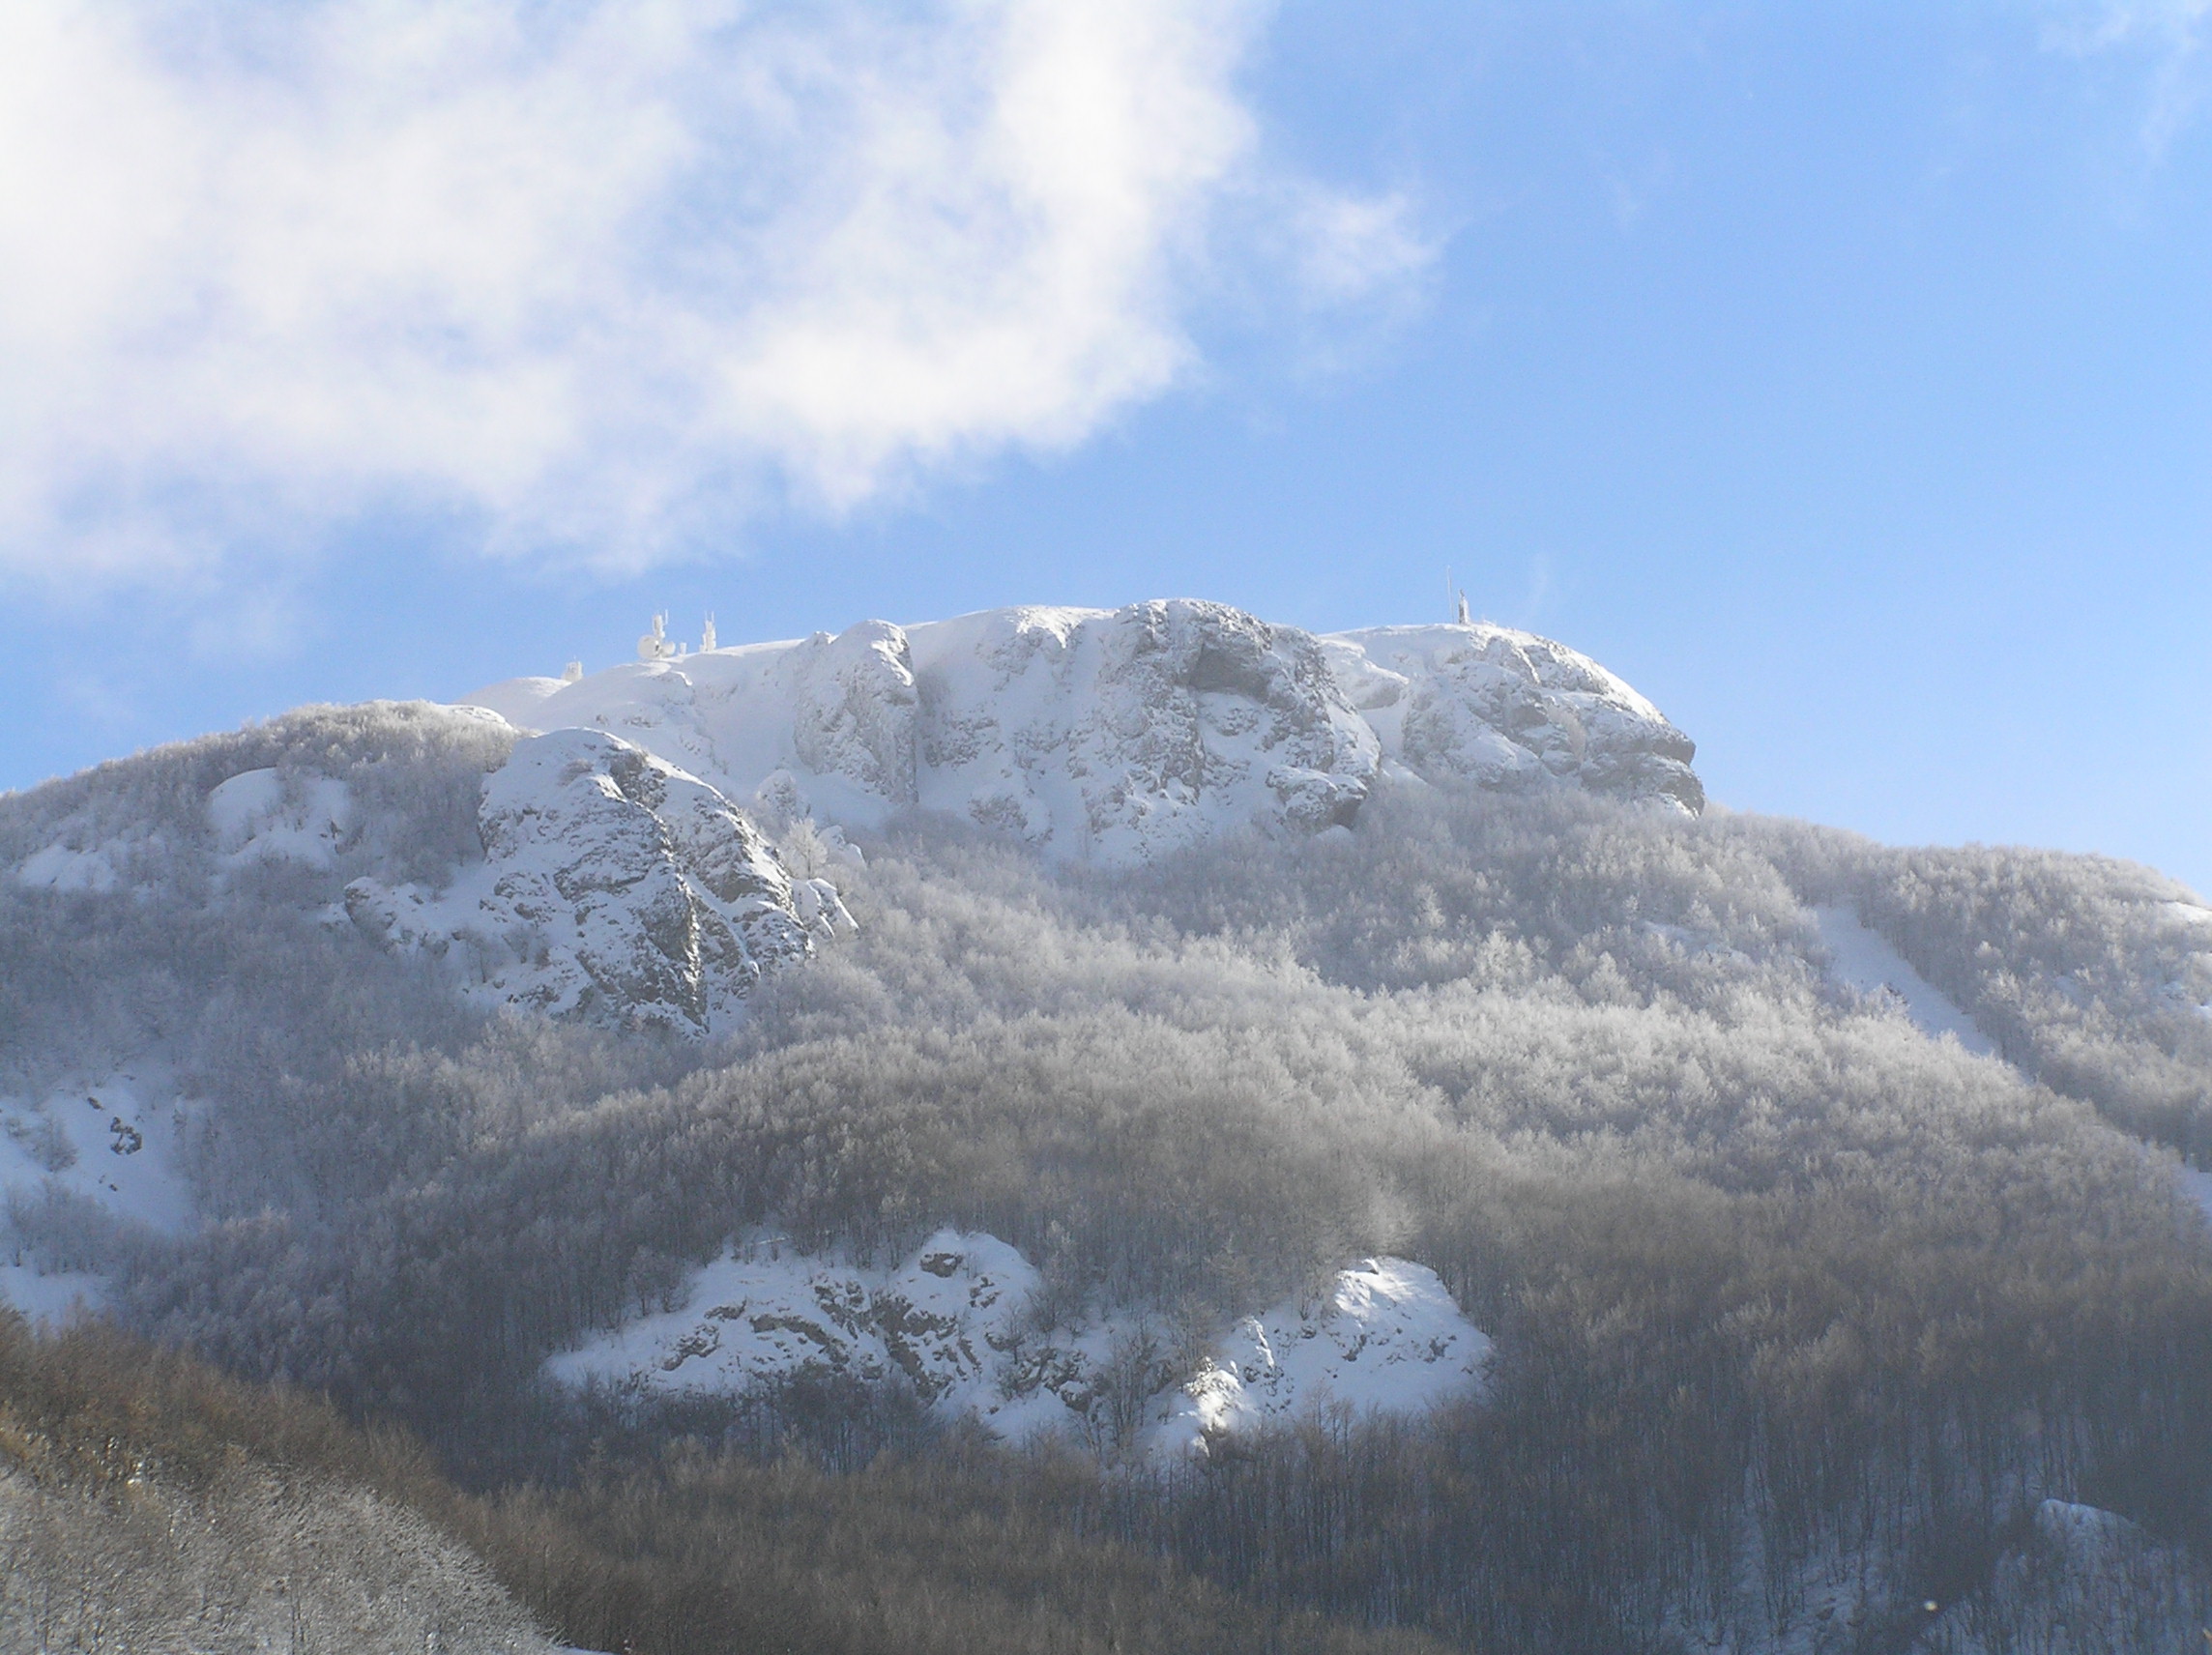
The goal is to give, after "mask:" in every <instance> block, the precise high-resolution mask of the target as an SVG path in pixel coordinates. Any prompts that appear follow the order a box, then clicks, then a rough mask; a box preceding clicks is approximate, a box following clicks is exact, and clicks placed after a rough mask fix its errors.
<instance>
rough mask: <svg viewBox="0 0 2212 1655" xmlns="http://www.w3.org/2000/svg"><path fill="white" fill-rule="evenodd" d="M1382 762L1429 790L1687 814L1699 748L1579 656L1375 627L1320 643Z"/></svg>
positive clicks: (1445, 633)
mask: <svg viewBox="0 0 2212 1655" xmlns="http://www.w3.org/2000/svg"><path fill="white" fill-rule="evenodd" d="M1323 642H1324V645H1325V646H1326V648H1327V650H1328V653H1329V664H1330V666H1331V667H1332V668H1333V669H1334V671H1335V673H1336V677H1337V682H1339V683H1340V684H1342V685H1343V688H1344V692H1345V695H1346V696H1347V697H1348V698H1349V699H1350V701H1351V702H1352V704H1353V706H1354V707H1355V708H1357V709H1358V710H1359V711H1360V713H1361V715H1362V716H1364V717H1365V718H1366V720H1367V722H1368V724H1369V725H1370V726H1371V727H1372V728H1373V729H1374V731H1375V733H1376V735H1377V737H1378V738H1379V739H1380V740H1381V742H1382V746H1383V754H1384V756H1385V757H1386V758H1388V759H1391V760H1393V761H1395V762H1396V763H1398V764H1401V765H1403V766H1405V767H1406V769H1409V770H1411V771H1412V772H1413V773H1414V774H1415V775H1417V776H1420V777H1422V778H1423V779H1425V780H1428V781H1439V780H1442V779H1444V778H1446V777H1449V778H1453V779H1456V780H1463V781H1472V782H1475V783H1477V784H1479V785H1481V786H1484V787H1498V788H1508V787H1524V786H1528V785H1529V784H1531V783H1538V782H1543V781H1547V780H1569V781H1575V782H1579V783H1580V784H1581V785H1582V786H1584V787H1586V788H1588V789H1590V790H1591V791H1592V792H1596V793H1611V794H1619V795H1622V796H1625V797H1628V798H1654V799H1661V800H1666V801H1668V802H1670V803H1672V804H1675V805H1678V806H1680V807H1681V808H1682V809H1684V810H1686V811H1689V812H1691V813H1693V814H1694V813H1695V812H1697V811H1699V810H1702V809H1703V807H1704V802H1705V790H1704V786H1703V783H1701V782H1700V781H1699V780H1698V776H1697V772H1696V771H1695V770H1693V769H1691V768H1690V761H1691V759H1692V758H1693V757H1694V756H1695V755H1696V753H1697V746H1696V743H1694V742H1693V741H1692V740H1690V739H1689V737H1687V736H1685V735H1683V734H1682V732H1681V731H1679V730H1677V729H1675V728H1674V725H1672V724H1670V723H1668V722H1667V720H1666V718H1665V717H1664V716H1662V715H1661V713H1660V711H1659V710H1658V709H1657V708H1656V707H1654V706H1652V705H1651V703H1649V702H1648V701H1646V700H1644V697H1643V696H1641V695H1639V694H1637V693H1636V691H1635V690H1633V689H1631V688H1629V687H1628V685H1627V684H1625V683H1623V682H1621V681H1620V680H1619V679H1617V678H1615V676H1614V675H1613V674H1612V673H1609V672H1607V671H1606V670H1605V668H1603V667H1601V666H1599V665H1598V664H1597V662H1595V661H1593V660H1591V659H1590V658H1589V657H1588V656H1587V655H1581V654H1577V653H1575V652H1574V651H1572V650H1570V649H1568V648H1566V647H1565V646H1564V645H1561V644H1555V643H1553V642H1552V641H1551V640H1550V639H1549V638H1539V637H1536V636H1535V635H1534V634H1533V633H1529V632H1516V631H1512V630H1510V629H1509V628H1507V627H1503V626H1493V625H1491V624H1488V623H1477V624H1471V625H1467V624H1463V625H1451V626H1375V627H1370V628H1368V629H1366V630H1364V631H1357V632H1336V633H1332V634H1330V635H1329V636H1328V637H1327V638H1325V639H1324V640H1323Z"/></svg>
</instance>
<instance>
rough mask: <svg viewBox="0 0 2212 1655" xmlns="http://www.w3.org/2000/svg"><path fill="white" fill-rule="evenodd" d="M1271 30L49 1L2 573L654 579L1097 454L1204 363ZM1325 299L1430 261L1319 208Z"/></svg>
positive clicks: (1316, 273) (1316, 272)
mask: <svg viewBox="0 0 2212 1655" xmlns="http://www.w3.org/2000/svg"><path fill="white" fill-rule="evenodd" d="M1261 21H1262V17H1261V15H1260V13H1259V11H1258V9H1257V7H1256V6H1255V5H1254V4H1250V3H1247V0H926V3H923V4H917V5H914V6H904V7H899V8H885V7H879V6H870V5H866V4H862V3H860V0H817V3H813V4H806V5H770V4H754V5H747V4H744V3H743V0H567V3H558V0H481V3H479V4H475V5H468V6H454V5H451V4H445V3H443V0H252V3H250V4H242V3H238V0H232V3H229V4H224V3H221V0H194V3H186V0H15V3H14V4H12V5H9V6H7V7H5V8H0V569H6V568H13V570H14V571H15V572H16V573H17V574H30V575H33V576H37V575H41V574H55V575H57V576H58V577H60V578H66V579H68V580H71V581H82V580H84V579H87V578H97V577H99V576H100V575H102V574H107V575H113V576H131V577H138V576H146V575H154V576H156V577H161V576H164V575H169V574H177V573H182V572H184V571H186V570H189V569H195V568H196V569H198V570H200V571H201V572H203V573H204V572H207V571H208V570H209V569H210V568H213V567H219V566H223V564H224V563H225V561H226V560H227V559H228V558H229V557H231V556H233V555H235V552H236V548H238V547H240V546H242V545H249V546H254V547H257V548H259V550H260V552H261V554H262V555H270V554H282V553H284V552H287V551H294V552H297V551H310V550H312V549H313V548H314V547H316V546H317V545H319V544H321V543H323V542H324V541H325V540H327V539H328V538H329V537H331V536H332V535H333V534H334V533H335V531H337V530H338V529H339V528H341V527H342V526H343V525H344V523H345V522H346V521H347V520H348V519H349V518H352V517H354V516H356V515H358V514H361V513H366V512H376V511H381V510H389V509H401V510H407V511H427V512H430V513H433V514H436V515H439V516H441V517H448V518H457V519H459V520H463V521H467V522H470V523H472V524H475V525H478V526H479V528H480V532H481V534H482V537H483V538H484V540H485V542H486V543H487V544H489V545H493V546H495V547H499V548H502V549H506V550H509V551H515V552H531V551H538V550H544V549H547V548H553V549H556V550H558V551H560V552H562V553H564V554H566V555H582V556H586V557H590V558H593V559H596V560H598V561H602V562H606V563H610V564H625V563H636V562H640V561H644V560H647V559H650V558H651V557H653V556H655V555H656V554H658V553H661V552H663V551H666V550H669V549H671V548H675V547H681V546H684V545H685V544H687V543H691V542H693V541H695V540H696V539H697V537H700V536H702V535H705V534H709V533H715V532H726V530H727V526H728V525H729V524H730V523H731V522H733V521H734V520H735V519H738V518H741V517H742V515H743V514H744V513H745V512H746V511H748V510H751V509H757V508H760V506H761V505H762V504H763V503H764V502H765V501H767V500H769V499H771V498H775V497H780V496H783V495H791V496H795V497H797V498H798V499H799V500H800V501H802V502H804V503H807V504H810V505H812V506H815V507H819V508H826V509H829V510H836V509H842V508H848V507H850V506H852V505H854V504H856V503H858V502H859V501H862V500H864V499H867V498H869V497H871V496H873V495H876V494H878V493H880V492H881V491H883V490H885V489H887V488H897V487H898V486H900V485H901V484H903V483H904V482H906V481H907V480H909V479H912V478H914V477H916V476H917V475H918V474H919V473H920V472H921V471H923V470H925V469H926V468H928V467H930V466H932V465H935V464H940V463H943V462H946V461H951V460H957V459H961V458H964V457H969V456H974V455H977V454H988V453H990V452H993V451H997V450H1003V449H1004V448H1006V447H1009V446H1027V447H1033V448H1042V449H1050V448H1056V447H1062V446H1065V445H1069V444H1072V443H1075V442H1078V441H1080V440H1081V439H1082V438H1083V437H1085V436H1086V435H1087V434H1088V433H1090V432H1091V431H1093V430H1095V429H1096V428H1097V427H1098V425H1099V424H1100V422H1101V421H1105V420H1107V419H1109V418H1110V417H1112V416H1113V415H1114V414H1115V413H1116V412H1117V411H1118V410H1121V409H1122V408H1124V407H1126V406H1128V405H1130V404H1131V403H1132V402H1134V401H1136V400H1139V399H1141V398H1144V397H1147V396H1150V395H1153V394H1156V393H1158V392H1160V391H1161V390H1162V389H1164V388H1165V387H1167V386H1169V385H1170V384H1172V383H1173V382H1174V381H1175V380H1176V378H1177V376H1178V375H1179V373H1180V372H1182V371H1183V370H1184V369H1185V367H1186V365H1187V364H1188V363H1189V360H1190V357H1191V354H1192V347H1191V344H1190V342H1189V340H1188V338H1187V337H1186V335H1185V334H1184V332H1183V330H1182V328H1181V326H1180V323H1179V315H1180V311H1181V308H1182V306H1183V305H1184V303H1185V302H1186V301H1187V299H1188V296H1189V291H1190V288H1191V286H1192V285H1193V283H1194V282H1195V281H1197V280H1198V279H1200V273H1201V272H1202V270H1203V268H1204V264H1205V257H1206V237H1207V233H1208V227H1209V224H1210V222H1211V219H1212V216H1213V214H1214V212H1215V210H1216V208H1217V206H1218V204H1219V203H1220V202H1221V201H1222V200H1223V199H1224V198H1225V197H1226V196H1229V195H1233V194H1236V193H1237V192H1239V191H1242V192H1243V193H1244V194H1245V195H1246V196H1247V197H1249V196H1250V195H1251V194H1252V193H1253V179H1254V168H1255V166H1256V161H1255V154H1256V133H1255V129H1254V122H1253V119H1252V117H1251V115H1250V113H1249V112H1248V111H1247V110H1246V109H1245V107H1244V106H1243V105H1242V103H1241V102H1239V100H1238V98H1237V93H1236V89H1235V86H1234V83H1233V75H1234V72H1235V70H1236V68H1237V62H1238V59H1239V56H1240V53H1241V52H1242V50H1243V48H1244V46H1245V45H1246V44H1247V43H1248V41H1249V40H1250V38H1251V36H1252V34H1253V32H1254V30H1255V29H1256V28H1257V27H1258V26H1259V24H1260V22H1261ZM1295 193H1296V194H1297V199H1298V201H1299V207H1298V210H1297V213H1298V216H1301V217H1302V220H1303V221H1302V223H1301V224H1295V225H1292V226H1290V227H1289V229H1288V231H1287V234H1289V235H1291V236H1292V237H1293V238H1294V239H1295V240H1296V243H1297V247H1298V248H1299V251H1298V253H1297V256H1296V258H1295V260H1294V266H1295V268H1294V269H1293V270H1292V271H1290V272H1289V273H1288V276H1289V279H1292V280H1294V281H1295V280H1301V279H1302V280H1303V281H1304V282H1306V283H1308V284H1314V285H1318V286H1319V287H1320V288H1322V289H1324V290H1325V291H1326V293H1327V295H1328V297H1330V298H1333V299H1343V298H1347V297H1354V296H1356V295H1357V294H1359V293H1361V292H1363V291H1366V290H1368V289H1371V288H1373V287H1376V286H1378V285H1381V284H1387V283H1388V282H1390V281H1393V280H1395V279H1398V278H1399V277H1401V276H1404V275H1405V274H1407V273H1408V272H1409V271H1410V270H1412V268H1414V267H1415V266H1417V265H1418V264H1419V263H1420V262H1422V259H1423V258H1424V257H1425V253H1424V251H1423V249H1422V248H1421V247H1420V244H1419V242H1418V240H1417V238H1416V237H1415V236H1414V234H1413V232H1412V230H1411V229H1410V228H1408V227H1407V224H1406V221H1405V214H1404V209H1403V208H1402V206H1399V205H1395V204H1393V203H1392V202H1389V201H1383V202H1362V201H1357V200H1353V199H1349V198H1344V197H1339V196H1333V195H1330V194H1328V193H1327V192H1325V191H1322V190H1319V189H1312V188H1310V187H1303V186H1301V187H1299V189H1298V190H1297V191H1296V192H1295Z"/></svg>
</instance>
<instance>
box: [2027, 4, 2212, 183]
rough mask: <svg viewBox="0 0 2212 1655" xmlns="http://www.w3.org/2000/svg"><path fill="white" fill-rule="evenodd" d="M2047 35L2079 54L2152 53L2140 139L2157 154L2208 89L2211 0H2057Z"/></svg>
mask: <svg viewBox="0 0 2212 1655" xmlns="http://www.w3.org/2000/svg"><path fill="white" fill-rule="evenodd" d="M2050 10H2051V12H2052V16H2051V18H2050V21H2049V23H2048V25H2047V27H2046V31H2045V40H2046V41H2047V42H2048V43H2049V44H2052V45H2053V46H2056V47H2058V48H2059V49H2061V50H2065V51H2072V52H2077V53H2081V54H2087V53H2091V52H2103V51H2115V50H2135V51H2140V52H2146V53H2148V54H2149V59H2150V81H2149V98H2148V103H2147V106H2146V108H2145V110H2144V113H2143V120H2142V139H2143V144H2144V147H2145V148H2146V149H2148V150H2149V151H2150V152H2151V154H2152V155H2153V156H2160V155H2163V154H2164V153H2165V152H2166V149H2167V147H2168V145H2169V144H2171V143H2172V141H2173V139H2174V138H2175V137H2176V136H2177V135H2178V134H2179V133H2180V132H2181V131H2182V129H2183V128H2185V127H2187V126H2189V125H2190V124H2191V123H2192V122H2193V121H2195V120H2196V119H2197V115H2198V114H2199V113H2200V111H2201V110H2202V108H2203V105H2204V101H2205V96H2206V93H2207V91H2208V90H2212V88H2208V86H2207V75H2206V57H2205V47H2206V45H2207V44H2212V0H2058V3H2056V4H2054V5H2052V7H2051V8H2050Z"/></svg>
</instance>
